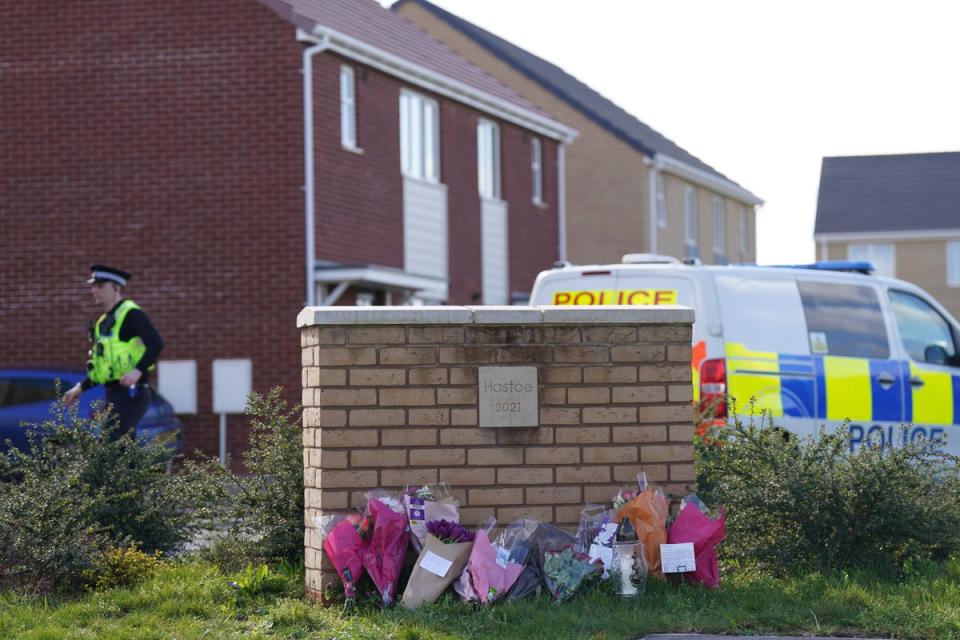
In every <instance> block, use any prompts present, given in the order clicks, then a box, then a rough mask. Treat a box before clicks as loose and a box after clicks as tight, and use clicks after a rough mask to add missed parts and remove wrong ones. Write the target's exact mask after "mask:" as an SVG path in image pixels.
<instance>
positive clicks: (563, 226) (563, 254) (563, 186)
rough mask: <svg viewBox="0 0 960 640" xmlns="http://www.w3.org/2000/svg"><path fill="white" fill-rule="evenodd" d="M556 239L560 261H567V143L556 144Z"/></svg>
mask: <svg viewBox="0 0 960 640" xmlns="http://www.w3.org/2000/svg"><path fill="white" fill-rule="evenodd" d="M557 226H558V234H557V241H558V243H559V245H560V247H559V249H560V252H559V253H560V262H566V261H567V145H565V144H564V143H562V142H561V143H560V144H559V145H557Z"/></svg>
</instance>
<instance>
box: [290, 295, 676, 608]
mask: <svg viewBox="0 0 960 640" xmlns="http://www.w3.org/2000/svg"><path fill="white" fill-rule="evenodd" d="M692 320H693V314H692V312H691V311H689V310H686V309H676V308H647V309H634V310H630V311H615V312H610V311H609V310H607V311H602V310H576V309H573V310H571V309H557V308H550V309H539V308H531V307H520V308H517V307H514V308H511V309H509V310H507V309H504V308H491V309H484V308H482V307H479V308H475V309H473V310H472V309H469V308H463V307H443V308H440V307H433V308H424V309H423V310H419V311H415V310H409V309H407V310H404V309H403V308H397V307H394V308H385V309H380V310H361V309H359V308H354V309H349V310H343V311H331V310H321V309H305V310H304V311H303V312H302V313H301V315H300V324H301V345H302V362H303V404H304V430H303V438H304V447H305V454H304V469H305V470H304V473H305V483H306V499H307V510H306V514H305V519H306V546H307V560H306V561H307V587H308V591H309V592H311V593H312V594H313V595H315V596H316V595H319V594H321V593H323V590H324V587H325V586H326V585H327V584H328V583H329V580H331V579H332V578H333V577H334V575H335V574H331V572H330V571H331V568H330V566H329V564H328V561H327V560H326V558H325V556H324V555H323V552H322V551H321V544H320V540H319V536H318V530H317V519H318V517H320V516H322V515H325V514H330V513H337V512H342V511H344V510H347V509H349V508H351V507H357V506H358V505H359V504H360V502H361V499H362V497H363V494H364V493H365V492H366V491H368V490H370V489H372V488H375V487H384V488H387V489H400V488H402V487H404V486H405V485H407V484H412V483H435V482H446V483H447V484H448V485H449V486H450V487H451V490H452V492H453V493H454V494H455V495H456V496H457V498H458V499H459V501H460V504H461V507H462V508H461V517H462V520H463V521H464V522H466V523H469V524H472V525H475V524H478V523H480V522H482V521H484V520H485V519H486V518H487V517H488V516H491V515H493V516H496V518H497V520H498V521H499V522H500V523H501V524H505V523H506V522H508V521H510V520H513V519H515V518H517V517H520V516H529V517H533V518H536V519H539V520H543V521H548V522H554V523H557V524H559V525H561V526H565V527H568V528H570V527H575V526H576V523H577V522H578V519H579V514H580V510H581V508H582V506H583V504H584V503H586V502H605V501H608V500H609V499H610V498H611V497H612V496H613V494H614V493H615V492H616V491H617V490H618V489H619V488H620V487H621V486H622V485H623V484H625V483H628V482H631V481H632V480H633V479H634V477H635V476H636V474H637V473H638V472H639V471H645V472H646V473H647V476H648V477H649V478H650V479H651V480H653V481H654V482H656V483H657V484H660V485H662V486H664V487H665V489H667V490H668V491H671V492H676V493H679V492H681V491H683V490H684V489H685V487H686V486H687V485H688V484H689V483H691V482H693V481H694V467H693V445H692V437H693V426H692V417H693V416H692V410H691V404H690V403H691V400H692V387H691V371H690V335H691V333H690V332H691V323H692ZM487 365H497V366H504V365H525V366H530V365H533V366H536V367H537V369H538V380H539V388H538V391H539V423H540V426H539V427H531V428H506V427H501V428H489V427H484V428H481V427H479V426H478V397H479V394H478V384H477V380H478V369H479V367H483V366H487Z"/></svg>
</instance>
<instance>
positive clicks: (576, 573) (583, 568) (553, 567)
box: [543, 546, 603, 602]
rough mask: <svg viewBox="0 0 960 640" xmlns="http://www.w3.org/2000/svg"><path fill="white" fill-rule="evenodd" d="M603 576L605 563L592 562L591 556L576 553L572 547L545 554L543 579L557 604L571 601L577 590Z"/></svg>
mask: <svg viewBox="0 0 960 640" xmlns="http://www.w3.org/2000/svg"><path fill="white" fill-rule="evenodd" d="M602 574H603V562H601V561H600V560H591V559H590V556H589V555H587V554H586V553H583V552H581V551H574V550H573V547H571V546H566V547H563V548H562V549H548V550H547V551H546V552H544V559H543V577H544V580H545V582H546V584H547V590H548V591H549V592H550V596H551V597H552V598H553V599H554V601H556V602H563V601H565V600H569V599H570V598H571V597H573V594H574V593H576V592H577V589H579V588H580V587H581V586H583V585H585V584H587V583H589V582H590V581H592V580H594V579H597V578H599V577H600V576H601V575H602Z"/></svg>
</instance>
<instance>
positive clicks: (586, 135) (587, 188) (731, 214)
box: [395, 2, 756, 264]
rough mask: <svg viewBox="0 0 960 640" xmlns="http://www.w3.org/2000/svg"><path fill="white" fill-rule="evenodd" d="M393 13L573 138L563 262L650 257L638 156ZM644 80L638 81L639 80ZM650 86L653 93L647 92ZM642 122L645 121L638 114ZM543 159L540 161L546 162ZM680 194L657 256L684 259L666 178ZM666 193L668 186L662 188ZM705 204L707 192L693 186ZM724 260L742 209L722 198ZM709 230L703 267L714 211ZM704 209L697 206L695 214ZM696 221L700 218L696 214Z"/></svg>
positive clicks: (449, 36) (462, 48) (733, 247)
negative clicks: (557, 122) (537, 107)
mask: <svg viewBox="0 0 960 640" xmlns="http://www.w3.org/2000/svg"><path fill="white" fill-rule="evenodd" d="M395 10H396V11H397V13H399V14H400V15H402V16H403V17H405V18H406V19H408V20H410V21H411V22H413V23H414V24H416V25H417V26H419V27H420V28H421V29H424V30H425V31H426V32H427V33H429V34H430V35H432V36H433V37H435V38H437V39H438V40H440V41H441V42H443V43H444V44H446V45H447V46H448V47H450V48H451V49H453V50H454V51H456V52H457V53H459V54H460V55H462V56H463V57H465V58H466V59H467V60H469V61H471V62H472V63H474V64H475V65H477V66H478V67H480V68H481V69H483V70H484V71H486V72H487V73H489V74H490V75H492V76H493V77H495V78H497V79H498V80H500V81H501V82H503V83H504V84H506V85H508V86H510V87H512V88H514V89H516V90H517V91H519V92H520V93H521V94H523V95H524V96H527V97H528V98H529V99H530V100H532V101H533V102H534V103H535V104H537V105H540V106H541V107H542V108H544V109H546V110H547V111H548V112H549V113H551V114H553V115H554V116H555V117H557V118H559V119H560V120H561V121H562V122H565V123H567V124H568V125H570V126H571V127H573V128H575V129H576V130H577V131H578V135H577V138H576V140H574V141H573V143H571V144H570V145H569V147H568V148H567V150H566V154H567V156H566V160H567V171H566V173H567V226H568V235H567V247H568V259H569V260H571V261H573V262H575V263H579V264H591V263H600V264H603V263H606V262H619V261H620V259H621V257H622V256H623V255H624V254H625V253H639V252H644V251H648V250H649V247H650V193H649V179H648V173H649V171H650V169H649V167H648V166H647V164H646V163H645V161H644V160H645V157H644V154H643V153H642V152H641V151H638V150H637V149H635V148H634V147H632V146H630V145H628V144H627V143H625V142H623V141H622V140H621V139H619V138H618V137H617V136H615V135H614V134H612V133H611V132H610V131H609V130H608V129H606V128H604V127H602V126H601V125H599V124H597V122H596V121H594V120H593V119H592V118H590V117H588V116H587V115H586V114H584V113H583V112H582V111H580V110H579V109H577V108H575V107H573V106H571V104H570V103H569V102H567V101H566V100H565V99H564V98H562V97H559V96H557V94H556V93H554V92H553V91H552V90H550V89H549V88H547V87H545V86H544V85H541V84H540V83H539V82H537V81H536V80H533V79H531V78H530V77H529V76H528V75H526V74H524V73H523V72H521V71H519V70H517V69H516V68H515V67H513V66H511V65H510V64H509V63H507V62H505V61H504V60H502V59H500V58H499V57H497V56H496V55H494V54H493V53H491V52H490V51H489V50H488V49H486V48H485V47H483V46H482V45H480V44H478V43H477V42H476V41H474V40H472V39H471V38H468V37H467V36H465V35H464V34H463V33H462V32H460V31H459V30H457V29H455V28H453V27H452V26H451V25H450V24H448V23H447V22H445V21H444V20H442V19H440V18H438V17H437V16H436V15H434V14H433V13H431V12H430V11H429V10H427V9H425V8H424V7H423V6H422V5H420V4H418V3H416V2H405V3H400V4H398V5H397V6H396V8H395ZM641 81H642V80H641ZM654 90H656V87H651V91H654ZM639 115H640V117H641V118H642V116H643V114H642V113H641V114H639ZM544 157H546V156H544ZM667 179H668V180H669V181H672V182H675V183H676V184H678V185H681V187H680V196H681V197H680V198H675V197H672V196H669V195H668V198H667V217H668V226H667V229H659V230H658V232H657V253H662V254H667V255H674V256H678V257H682V256H683V252H684V243H683V222H684V218H683V199H682V185H686V184H690V183H689V182H688V181H686V180H684V179H682V178H680V177H677V176H674V175H669V176H667ZM669 188H671V187H669V186H668V189H669ZM697 189H698V191H700V192H702V193H703V194H705V197H706V196H709V197H710V198H711V202H712V196H713V195H714V194H713V192H712V191H710V190H709V189H706V188H704V187H701V186H698V187H697ZM726 200H727V229H728V230H729V229H731V228H736V229H737V230H738V232H737V234H736V235H733V234H731V233H730V232H729V231H728V234H727V236H728V238H729V240H728V244H727V256H726V257H727V259H728V260H731V261H739V260H740V259H741V257H740V256H741V251H740V241H739V238H740V236H739V224H740V222H739V216H740V203H739V202H737V201H736V200H733V199H730V198H727V199H726ZM709 207H710V208H709V213H710V216H711V217H710V218H709V220H708V225H707V226H703V224H701V228H700V234H701V241H700V248H701V251H700V254H701V256H702V257H703V258H704V262H711V261H712V259H713V248H712V247H713V244H712V243H713V222H712V220H713V218H712V215H713V214H712V212H713V209H712V204H709ZM704 210H705V209H704V207H703V206H701V212H703V211H704ZM701 215H703V214H702V213H701ZM754 215H755V214H754V210H753V207H750V206H748V216H749V220H750V225H751V231H750V235H749V242H748V246H747V247H746V250H745V251H744V257H743V260H744V261H751V260H755V255H756V241H755V238H756V235H755V233H754V223H753V220H754Z"/></svg>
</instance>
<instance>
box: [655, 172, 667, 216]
mask: <svg viewBox="0 0 960 640" xmlns="http://www.w3.org/2000/svg"><path fill="white" fill-rule="evenodd" d="M657 224H658V225H659V226H660V228H662V229H665V228H666V227H667V188H666V185H665V184H664V182H663V174H662V173H660V172H659V171H658V172H657Z"/></svg>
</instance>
